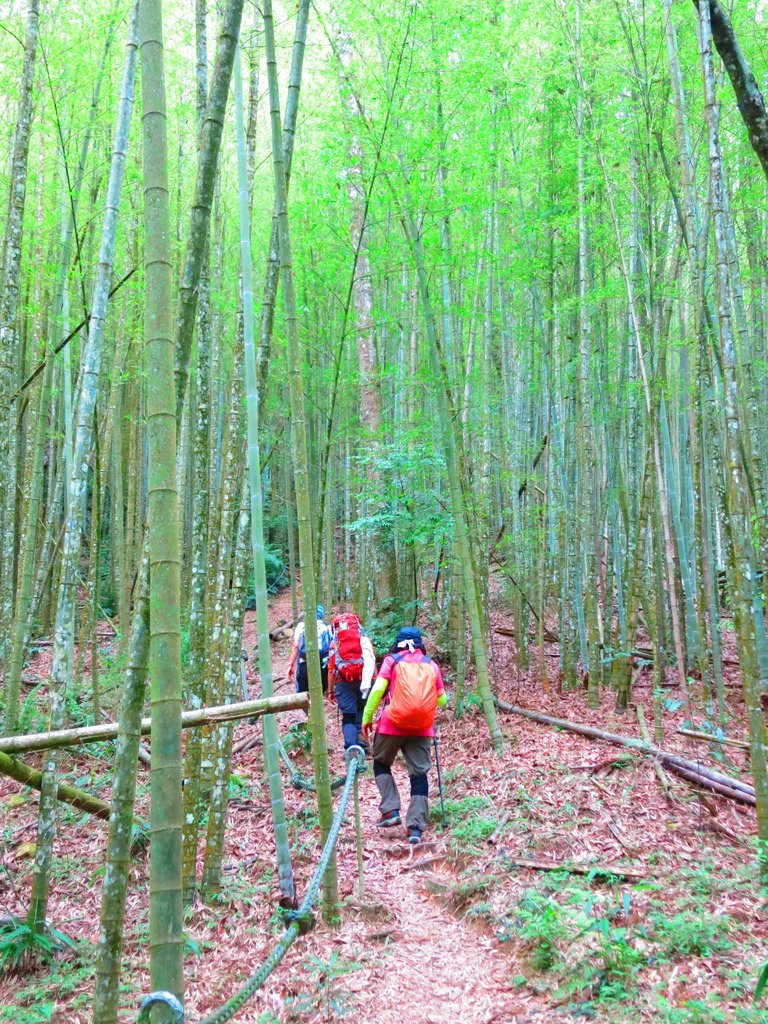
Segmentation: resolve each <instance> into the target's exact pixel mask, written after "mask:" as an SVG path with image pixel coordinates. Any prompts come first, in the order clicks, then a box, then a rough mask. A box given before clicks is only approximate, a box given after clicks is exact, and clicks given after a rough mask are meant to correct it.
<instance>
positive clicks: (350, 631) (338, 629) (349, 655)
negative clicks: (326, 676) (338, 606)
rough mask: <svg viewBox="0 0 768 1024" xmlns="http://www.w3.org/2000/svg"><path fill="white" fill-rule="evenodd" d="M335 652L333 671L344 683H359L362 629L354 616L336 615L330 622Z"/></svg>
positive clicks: (361, 670)
mask: <svg viewBox="0 0 768 1024" xmlns="http://www.w3.org/2000/svg"><path fill="white" fill-rule="evenodd" d="M331 629H332V630H333V640H334V647H335V652H334V656H333V669H334V671H335V674H336V676H337V677H338V678H339V679H343V680H344V682H346V683H359V682H360V681H361V679H362V678H363V647H362V644H361V643H360V632H361V629H362V626H361V623H360V619H358V617H357V616H356V615H337V616H336V618H334V619H332V620H331Z"/></svg>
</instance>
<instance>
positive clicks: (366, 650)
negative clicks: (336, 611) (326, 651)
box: [328, 612, 376, 754]
mask: <svg viewBox="0 0 768 1024" xmlns="http://www.w3.org/2000/svg"><path fill="white" fill-rule="evenodd" d="M375 671H376V652H375V651H374V649H373V644H372V643H371V641H370V638H369V637H368V636H366V633H365V630H364V629H363V626H362V623H361V622H360V619H359V618H358V617H357V616H356V615H354V614H353V613H352V612H342V613H341V614H340V615H336V616H335V617H334V618H333V619H331V650H330V656H329V659H328V697H329V699H330V700H333V699H334V697H335V698H336V704H337V705H338V708H339V711H340V712H341V731H342V733H343V735H344V749H345V750H348V749H349V748H350V747H354V746H360V747H362V748H363V750H364V751H365V753H366V754H367V753H368V750H369V747H368V744H367V743H366V742H365V739H364V738H362V737H361V735H360V729H361V726H362V722H363V708H364V707H365V701H366V698H367V697H368V694H369V692H370V689H371V683H372V682H373V674H374V672H375Z"/></svg>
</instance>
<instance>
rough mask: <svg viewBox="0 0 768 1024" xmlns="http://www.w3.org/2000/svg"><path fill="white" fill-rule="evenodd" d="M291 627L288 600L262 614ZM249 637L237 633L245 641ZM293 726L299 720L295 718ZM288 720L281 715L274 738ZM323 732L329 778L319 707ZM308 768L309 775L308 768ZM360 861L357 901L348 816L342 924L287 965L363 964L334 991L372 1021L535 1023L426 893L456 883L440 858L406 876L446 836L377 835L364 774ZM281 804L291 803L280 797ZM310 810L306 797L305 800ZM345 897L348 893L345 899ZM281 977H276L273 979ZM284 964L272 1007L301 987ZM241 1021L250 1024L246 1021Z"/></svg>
mask: <svg viewBox="0 0 768 1024" xmlns="http://www.w3.org/2000/svg"><path fill="white" fill-rule="evenodd" d="M283 619H284V620H286V621H290V601H289V599H288V596H287V595H281V596H280V597H278V598H277V599H276V601H275V602H274V604H273V607H272V611H271V623H272V624H273V628H274V626H276V625H277V623H278V622H279V621H280V620H283ZM253 639H254V638H253V637H252V635H251V634H250V632H249V629H248V628H247V629H246V644H247V645H249V646H250V645H252V643H253ZM272 649H273V658H274V669H275V678H276V681H277V684H276V685H277V688H278V689H283V690H285V689H288V688H289V685H290V684H289V682H288V681H287V657H288V653H289V651H290V639H289V638H288V635H287V631H286V639H285V640H280V641H276V642H274V643H273V647H272ZM293 720H301V716H300V715H298V714H297V715H296V716H295V717H294V718H293ZM289 724H290V720H289V717H288V716H284V717H281V721H280V730H281V732H282V733H284V732H285V731H286V728H287V727H288V725H289ZM326 728H327V736H328V747H329V754H330V757H331V762H332V765H333V768H334V770H335V771H336V773H338V774H341V772H342V770H343V744H342V739H341V729H340V726H339V723H338V719H337V715H336V712H335V709H334V708H333V707H332V706H330V705H327V713H326ZM307 770H311V769H310V768H309V765H307ZM394 775H395V779H396V781H397V784H398V788H399V790H400V794H401V797H402V799H403V810H405V807H406V806H407V799H408V792H409V786H408V776H407V773H406V771H405V768H404V766H403V765H402V764H400V763H399V762H397V763H396V765H395V768H394ZM430 784H431V787H432V796H433V798H434V799H436V798H437V790H436V780H435V773H434V771H433V772H432V773H431V776H430ZM360 796H361V807H362V817H363V841H364V861H365V898H364V900H363V901H362V903H360V902H359V901H358V900H357V867H356V859H355V858H356V854H355V845H354V827H353V818H352V815H351V814H350V816H349V819H348V823H347V827H346V829H345V831H344V833H343V834H342V839H341V841H340V844H339V853H338V862H339V884H340V892H341V896H342V898H346V899H347V901H348V905H347V907H346V909H345V910H344V913H343V922H342V925H341V927H340V928H339V929H338V930H337V931H335V932H329V931H326V930H324V929H319V930H318V931H316V932H315V933H313V935H311V936H310V937H309V939H308V940H304V941H303V942H300V943H299V944H297V947H295V949H294V951H292V953H291V955H290V958H289V963H290V964H291V966H292V967H293V968H294V970H295V968H296V967H297V966H298V963H300V962H301V961H306V959H307V957H308V955H309V954H310V953H312V954H313V955H315V956H317V957H318V958H320V959H323V960H325V961H327V959H328V956H329V950H330V949H336V950H337V951H338V952H339V953H340V954H341V955H342V956H343V957H345V958H346V959H348V960H352V961H355V962H357V963H360V964H362V968H361V969H359V970H357V971H355V972H350V974H348V975H346V976H345V977H344V978H343V979H342V980H341V981H340V982H339V988H340V990H341V991H343V992H347V993H349V992H351V993H353V994H354V995H353V998H354V999H355V1002H356V1005H359V1006H360V1007H361V1009H362V1016H363V1019H365V1020H370V1021H376V1022H377V1024H400V1022H401V1021H408V1022H409V1024H449V1022H450V1024H454V1022H456V1021H461V1022H462V1024H494V1022H499V1024H501V1022H505V1024H507V1022H509V1024H512V1022H518V1021H519V1022H520V1024H523V1022H526V1024H533V1022H534V1021H535V1020H537V1019H538V1020H543V1019H544V1018H541V1017H539V1018H536V1017H532V1016H530V1015H529V1014H528V1013H527V1012H526V999H525V997H521V996H520V994H519V993H518V992H517V991H516V990H514V988H513V985H512V981H511V979H512V978H513V976H514V974H515V973H516V972H515V970H514V964H513V963H512V958H511V956H510V954H509V953H508V952H507V949H506V948H505V947H500V946H499V944H498V942H497V941H496V940H495V939H494V938H493V937H492V936H491V935H489V934H487V933H484V932H483V930H482V929H481V928H479V927H476V926H474V925H473V924H472V923H470V922H468V921H465V920H462V919H461V918H459V917H457V916H455V915H454V914H453V913H452V912H451V911H450V910H449V909H447V908H446V907H444V906H443V905H442V904H441V902H440V901H439V899H437V898H435V897H434V896H433V895H431V894H430V893H429V891H428V888H427V884H426V883H427V880H428V879H429V880H430V881H432V882H437V883H438V884H439V883H440V881H443V882H444V883H446V884H447V885H450V884H451V882H455V878H453V877H452V876H451V875H450V873H449V872H448V871H447V870H446V869H445V867H444V866H443V864H442V862H441V861H440V860H437V859H435V860H432V861H430V864H429V865H428V866H427V867H426V868H424V869H415V870H411V866H412V865H413V863H414V862H415V861H418V860H420V859H422V858H424V859H429V858H433V857H435V858H436V857H437V855H439V854H442V853H445V852H446V849H447V840H446V838H445V837H443V836H442V835H441V833H440V832H439V830H438V831H435V830H434V829H433V830H430V831H428V832H427V833H426V834H425V837H424V842H423V843H422V844H421V845H420V846H418V847H410V846H409V845H408V843H407V842H406V830H405V826H403V827H401V828H396V829H392V830H391V831H388V832H384V833H382V832H381V831H380V830H378V829H377V827H376V819H377V818H378V815H379V811H378V791H377V789H376V785H375V783H374V780H373V778H372V775H371V772H370V770H369V771H368V772H367V773H366V775H365V776H364V777H363V779H362V780H361V783H360ZM289 799H290V798H289ZM305 805H306V806H307V807H311V806H312V798H311V797H305ZM353 894H354V895H353ZM281 971H282V976H281ZM286 974H289V975H290V968H287V966H286V965H285V964H284V965H283V967H282V968H281V969H279V970H278V972H277V976H278V977H277V978H276V979H275V980H273V981H272V982H271V983H270V985H269V986H268V988H267V989H266V991H265V994H264V997H262V1005H263V1002H266V1003H267V1004H271V1005H272V1007H273V1008H274V1009H275V1010H276V1009H277V1006H276V1003H277V999H276V998H275V997H276V996H277V995H278V993H280V994H281V996H284V995H285V994H286V993H288V994H290V992H291V991H293V990H295V989H296V990H301V989H302V983H301V980H300V979H296V978H294V979H291V978H290V977H288V978H286V977H285V975H286ZM248 1019H250V1018H248Z"/></svg>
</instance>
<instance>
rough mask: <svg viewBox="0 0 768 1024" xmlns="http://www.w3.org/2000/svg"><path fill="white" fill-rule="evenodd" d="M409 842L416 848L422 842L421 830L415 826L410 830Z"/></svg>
mask: <svg viewBox="0 0 768 1024" xmlns="http://www.w3.org/2000/svg"><path fill="white" fill-rule="evenodd" d="M408 842H409V843H410V844H411V845H412V846H416V844H417V843H420V842H421V829H420V828H416V826H415V825H411V827H410V828H409V829H408Z"/></svg>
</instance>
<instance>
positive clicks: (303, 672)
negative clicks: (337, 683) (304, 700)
mask: <svg viewBox="0 0 768 1024" xmlns="http://www.w3.org/2000/svg"><path fill="white" fill-rule="evenodd" d="M317 646H318V648H319V650H320V671H321V672H322V676H323V693H327V691H328V655H329V653H330V648H331V627H330V626H329V625H328V623H327V622H326V621H325V608H323V606H322V605H321V604H319V605H318V606H317ZM294 670H295V671H296V691H297V693H308V692H309V677H308V675H307V646H306V636H305V630H304V621H303V620H302V621H301V622H300V623H299V624H298V626H297V627H296V630H295V631H294V634H293V647H292V648H291V657H290V660H289V662H288V675H289V676H292V675H293V673H294Z"/></svg>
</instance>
